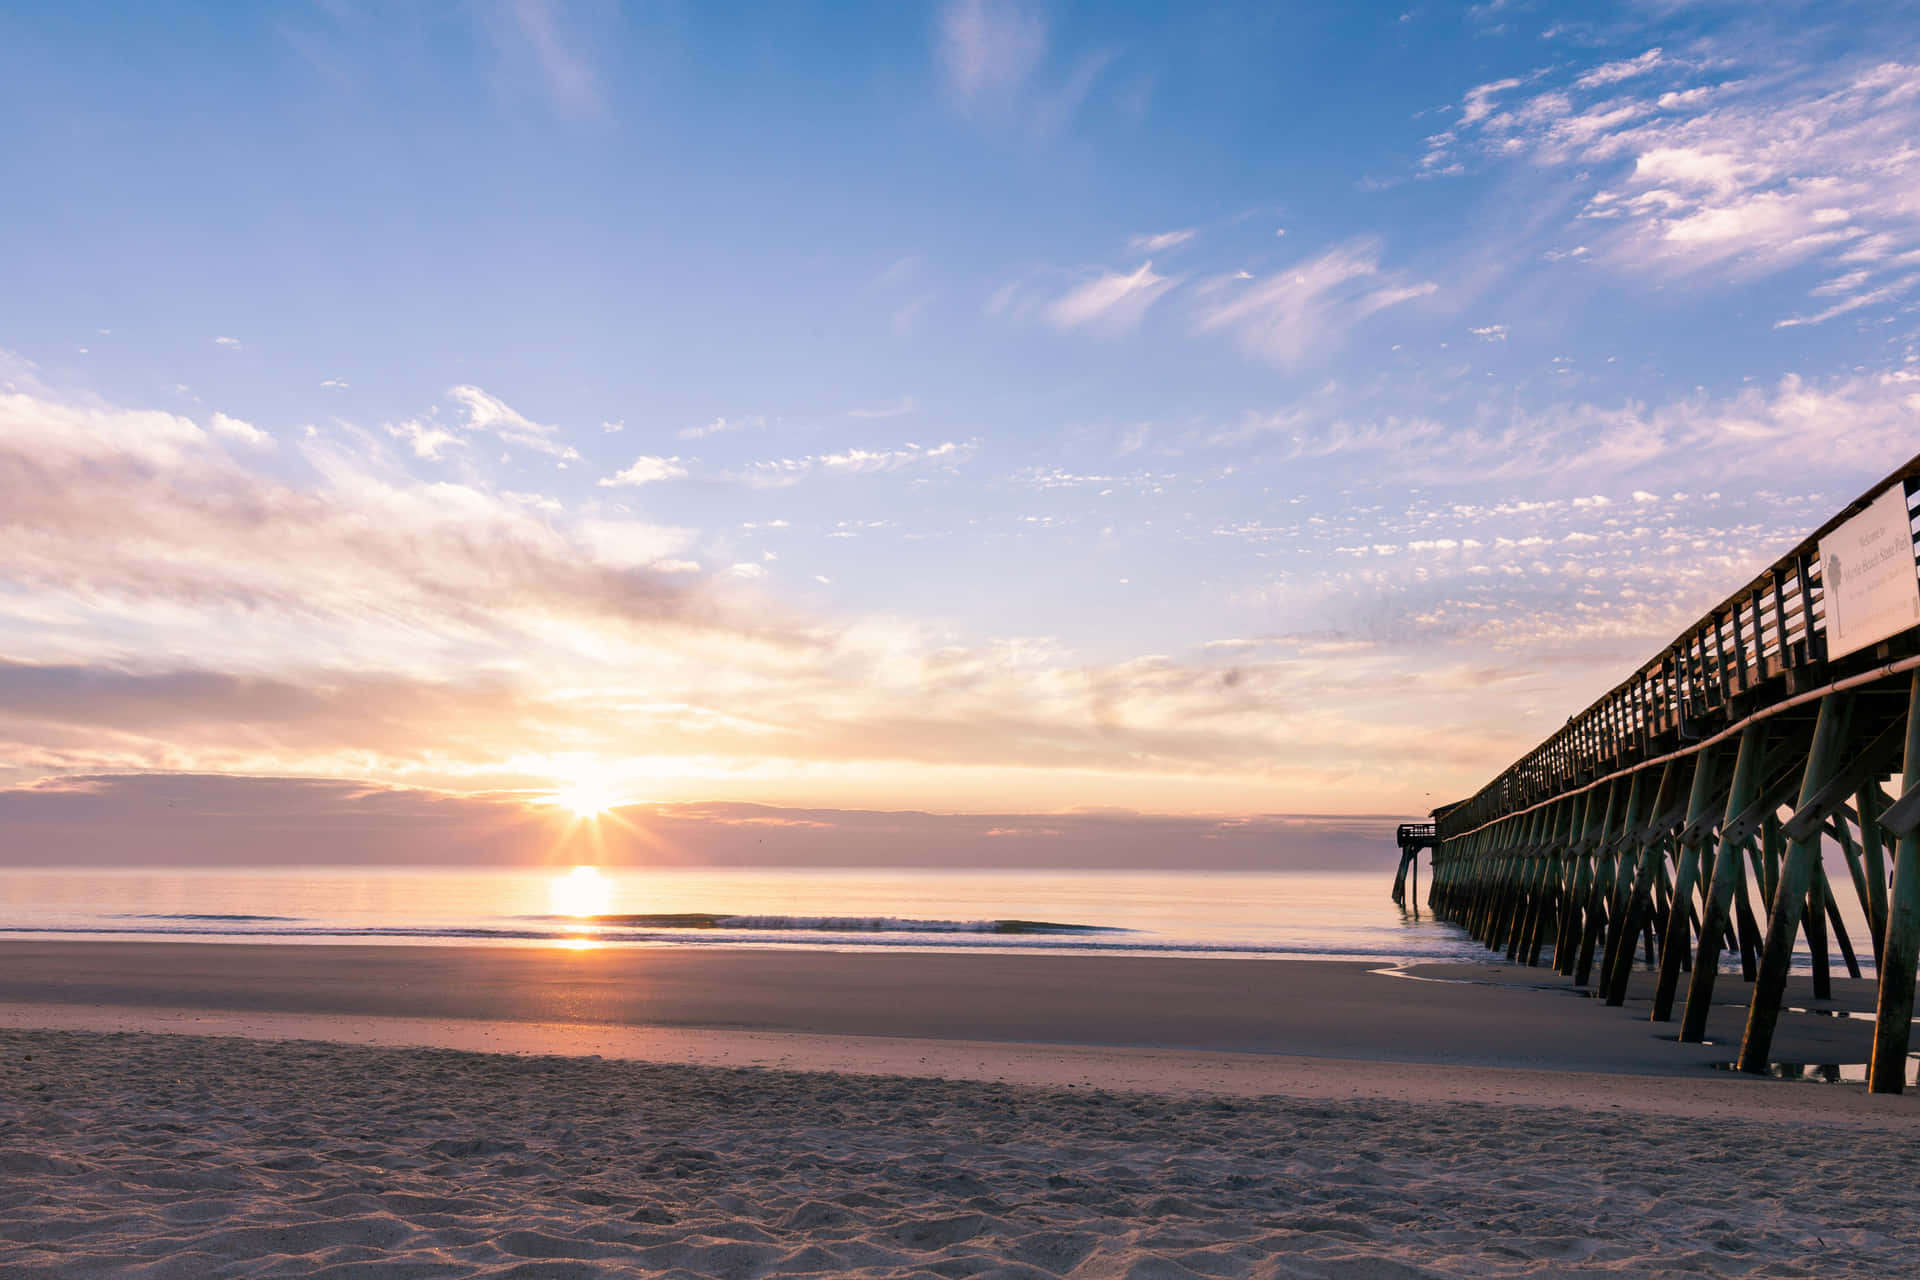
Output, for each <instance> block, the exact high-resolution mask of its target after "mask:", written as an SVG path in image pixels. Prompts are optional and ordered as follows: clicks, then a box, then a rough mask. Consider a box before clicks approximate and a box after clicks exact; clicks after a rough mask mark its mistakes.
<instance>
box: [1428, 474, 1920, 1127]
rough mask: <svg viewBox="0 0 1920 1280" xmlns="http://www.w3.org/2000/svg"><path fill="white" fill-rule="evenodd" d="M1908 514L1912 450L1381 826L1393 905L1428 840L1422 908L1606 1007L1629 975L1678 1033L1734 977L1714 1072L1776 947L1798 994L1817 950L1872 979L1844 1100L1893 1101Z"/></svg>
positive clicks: (1750, 1027) (1906, 708)
mask: <svg viewBox="0 0 1920 1280" xmlns="http://www.w3.org/2000/svg"><path fill="white" fill-rule="evenodd" d="M1917 505H1920V457H1916V458H1915V459H1914V460H1913V461H1911V462H1909V463H1907V465H1906V466H1904V467H1901V468H1900V469H1899V470H1898V471H1896V472H1894V473H1893V474H1892V475H1890V476H1888V477H1887V478H1886V479H1884V480H1882V481H1881V482H1880V483H1879V484H1876V485H1875V486H1874V487H1873V488H1872V489H1870V490H1869V491H1868V492H1867V493H1865V494H1863V495H1862V496H1861V497H1860V498H1859V499H1857V500H1856V501H1854V502H1853V503H1851V504H1849V505H1848V506H1847V507H1846V508H1845V509H1844V510H1842V511H1841V512H1839V513H1838V514H1837V515H1835V516H1834V517H1833V518H1832V519H1831V520H1829V521H1828V522H1827V523H1826V524H1824V525H1822V526H1821V527H1820V528H1819V529H1818V530H1816V531H1815V532H1814V533H1813V534H1812V535H1811V536H1809V537H1808V538H1807V539H1806V540H1805V541H1803V542H1801V543H1800V545H1798V546H1796V547H1794V548H1793V549H1792V550H1791V551H1789V552H1788V553H1787V554H1786V555H1784V556H1782V557H1781V558H1780V559H1778V560H1776V561H1775V562H1774V563H1773V564H1772V565H1771V566H1769V567H1768V568H1767V569H1766V570H1765V571H1764V572H1763V573H1761V574H1760V575H1759V576H1758V577H1756V578H1754V579H1753V580H1752V581H1751V582H1749V583H1747V584H1746V585H1745V586H1743V587H1741V588H1740V589H1739V590H1738V591H1735V592H1734V593H1733V594H1732V595H1730V596H1728V597H1727V598H1726V599H1725V600H1723V601H1721V602H1720V604H1718V605H1717V606H1715V607H1714V608H1713V609H1711V610H1709V611H1708V612H1707V613H1706V615H1705V616H1704V617H1702V618H1701V619H1700V620H1699V621H1698V622H1696V623H1695V624H1694V625H1693V626H1691V627H1689V628H1688V629H1687V630H1686V631H1685V632H1683V633H1682V634H1681V635H1680V636H1679V637H1678V638H1676V639H1675V640H1674V641H1673V643H1672V644H1670V645H1668V646H1667V647H1666V648H1665V649H1663V650H1662V651H1661V652H1660V653H1659V654H1657V655H1655V656H1654V657H1653V658H1652V659H1651V660H1649V661H1648V662H1646V663H1644V664H1643V665H1642V666H1640V667H1639V668H1638V669H1636V670H1635V671H1633V672H1632V673H1631V674H1630V675H1628V676H1627V678H1626V679H1625V680H1623V681H1621V682H1620V683H1619V684H1618V685H1616V686H1615V687H1614V688H1613V689H1611V690H1609V691H1608V692H1607V693H1606V694H1605V695H1604V696H1603V697H1601V698H1600V699H1599V700H1598V701H1596V702H1595V703H1594V704H1593V705H1592V706H1589V707H1588V708H1586V709H1585V710H1584V711H1582V712H1580V713H1579V714H1578V715H1576V716H1574V717H1573V718H1572V719H1570V720H1569V721H1568V722H1567V724H1566V726H1565V727H1564V728H1563V729H1561V730H1560V731H1559V732H1557V733H1555V734H1554V735H1553V736H1552V737H1551V738H1549V739H1547V740H1546V741H1545V742H1543V743H1541V744H1540V745H1539V746H1537V747H1535V748H1534V749H1533V750H1532V751H1530V752H1528V753H1527V754H1526V756H1524V757H1523V758H1522V759H1520V760H1518V761H1516V762H1515V763H1514V764H1513V765H1512V766H1511V767H1509V768H1508V769H1507V770H1506V771H1505V772H1503V773H1502V774H1500V776H1499V777H1497V778H1495V779H1493V781H1491V782H1489V783H1488V784H1487V785H1486V786H1484V787H1482V788H1481V789H1480V791H1479V792H1478V793H1476V794H1475V795H1473V796H1471V797H1470V798H1468V799H1466V800H1463V801H1461V802H1459V803H1457V804H1452V805H1448V806H1445V807H1443V808H1440V809H1436V810H1434V812H1433V815H1432V816H1433V821H1432V823H1431V824H1412V823H1410V824H1407V825H1405V826H1402V827H1401V828H1400V832H1399V841H1400V847H1401V859H1400V870H1399V873H1398V875H1396V877H1395V879H1394V890H1393V892H1394V900H1395V901H1396V902H1404V901H1405V899H1406V897H1407V892H1408V886H1407V880H1408V875H1409V872H1411V873H1412V874H1413V875H1414V877H1415V887H1414V893H1415V894H1416V895H1417V892H1418V889H1417V876H1418V859H1419V853H1420V850H1421V849H1423V848H1424V849H1431V850H1432V879H1431V881H1430V888H1429V894H1428V898H1427V902H1428V905H1429V906H1430V907H1431V908H1432V910H1433V912H1434V913H1435V915H1436V916H1437V917H1439V918H1441V919H1444V920H1449V921H1452V922H1454V923H1456V924H1458V925H1460V926H1461V927H1463V928H1465V929H1466V930H1467V931H1468V932H1469V933H1471V934H1472V936H1473V937H1474V938H1476V939H1478V940H1479V941H1481V942H1484V943H1485V944H1486V945H1487V946H1488V947H1489V948H1490V949H1492V950H1495V951H1498V952H1503V953H1504V954H1505V955H1506V957H1507V958H1508V959H1509V960H1513V961H1516V962H1519V963H1522V964H1528V965H1541V964H1549V965H1552V966H1553V967H1554V968H1555V969H1557V970H1558V971H1559V972H1560V973H1562V974H1566V975H1568V976H1569V977H1571V979H1572V980H1573V981H1574V983H1575V984H1577V985H1580V986H1584V987H1587V988H1589V989H1590V990H1592V991H1593V993H1594V994H1596V995H1599V996H1602V997H1604V999H1605V1000H1606V1002H1607V1003H1608V1004H1610V1005H1615V1006H1618V1005H1621V1004H1623V1003H1624V1002H1625V1000H1626V998H1627V989H1628V981H1629V978H1630V977H1631V976H1632V974H1633V973H1634V971H1635V967H1636V961H1637V960H1639V961H1640V962H1641V963H1644V964H1645V965H1646V966H1648V970H1649V971H1650V973H1651V974H1653V975H1655V976H1654V977H1653V980H1652V1017H1653V1019H1654V1020H1655V1021H1656V1022H1669V1021H1672V1020H1674V1018H1675V1016H1676V1012H1677V1013H1678V1020H1679V1023H1680V1026H1679V1039H1680V1040H1681V1041H1683V1042H1694V1043H1698V1042H1699V1041H1701V1040H1702V1039H1703V1037H1704V1033H1705V1028H1706V1021H1707V1014H1708V1010H1709V1008H1710V1007H1711V1005H1712V1002H1713V999H1714V992H1715V988H1716V986H1718V985H1719V984H1721V983H1723V982H1731V981H1736V980H1740V981H1744V982H1746V983H1747V984H1749V985H1750V987H1751V991H1750V993H1749V999H1748V1009H1747V1017H1746V1028H1745V1032H1744V1035H1743V1036H1742V1038H1741V1043H1740V1049H1739V1057H1738V1062H1737V1065H1738V1067H1739V1069H1740V1070H1742V1071H1747V1072H1752V1073H1756V1074H1762V1073H1765V1072H1766V1071H1767V1070H1768V1064H1769V1061H1770V1050H1771V1048H1772V1044H1773V1037H1774V1029H1775V1026H1776V1023H1777V1022H1778V1019H1779V1016H1780V1010H1781V1006H1782V1001H1783V997H1784V995H1785V992H1786V988H1787V981H1788V975H1789V972H1790V970H1791V969H1792V968H1793V963H1794V958H1795V954H1796V952H1797V950H1798V946H1799V943H1800V942H1801V941H1802V940H1804V942H1805V944H1806V948H1807V950H1806V953H1805V955H1806V956H1807V958H1808V959H1809V960H1810V964H1811V980H1812V985H1813V994H1814V997H1815V999H1816V1000H1822V999H1826V998H1829V997H1830V996H1831V994H1832V976H1831V975H1832V972H1833V967H1834V963H1835V957H1834V951H1835V950H1836V949H1837V950H1838V952H1839V961H1840V963H1842V964H1844V965H1845V967H1846V970H1847V973H1848V974H1849V975H1850V976H1852V977H1854V978H1860V977H1862V976H1863V973H1864V972H1867V971H1870V972H1871V973H1872V975H1873V978H1874V983H1873V991H1874V1003H1873V1009H1872V1016H1873V1019H1874V1034H1873V1047H1872V1054H1871V1059H1870V1062H1869V1064H1868V1068H1867V1073H1868V1075H1867V1078H1868V1087H1869V1088H1870V1089H1871V1090H1872V1091H1874V1092H1876V1093H1898V1092H1900V1091H1901V1089H1902V1088H1903V1087H1904V1085H1905V1084H1906V1075H1907V1071H1908V1051H1909V1041H1910V1039H1911V1034H1912V1029H1913V1002H1914V970H1915V963H1916V955H1917V954H1920V571H1917V570H1916V559H1915V552H1914V536H1913V530H1914V523H1915V520H1914V516H1915V507H1916V506H1917ZM1843 866H1844V868H1845V871H1844V876H1845V879H1844V881H1841V882H1840V883H1839V885H1838V887H1837V888H1836V885H1835V881H1838V880H1840V877H1841V874H1842V873H1841V872H1840V870H1839V868H1841V867H1843ZM1830 867H1831V868H1832V869H1833V870H1832V871H1831V873H1830V872H1829V868H1830ZM1849 889H1851V891H1852V893H1853V894H1854V895H1855V898H1856V900H1857V902H1858V904H1859V908H1860V911H1859V917H1858V918H1861V919H1864V920H1865V921H1866V923H1867V934H1868V936H1866V937H1864V938H1860V939H1855V938H1853V937H1852V936H1851V935H1850V933H1849V931H1848V929H1847V927H1846V923H1845V919H1844V917H1843V913H1842V912H1841V910H1840V907H1839V898H1838V895H1839V894H1843V893H1845V892H1847V891H1848V890H1849ZM1735 955H1737V956H1738V957H1739V969H1740V972H1739V974H1738V977H1737V978H1736V976H1735V975H1734V974H1733V973H1731V972H1729V973H1727V974H1725V975H1723V974H1721V972H1720V968H1721V962H1722V958H1723V956H1724V957H1725V958H1726V959H1727V960H1728V961H1729V962H1730V961H1731V959H1732V957H1734V956H1735ZM1724 998H1725V992H1724V991H1723V992H1722V999H1723V1000H1724Z"/></svg>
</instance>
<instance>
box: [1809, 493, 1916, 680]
mask: <svg viewBox="0 0 1920 1280" xmlns="http://www.w3.org/2000/svg"><path fill="white" fill-rule="evenodd" d="M1820 581H1821V586H1822V588H1823V591H1824V596H1825V603H1826V615H1827V616H1826V631H1827V657H1829V658H1838V657H1840V656H1841V655H1843V654H1848V653H1852V652H1853V651H1854V650H1856V649H1864V648H1866V647H1867V646H1868V645H1870V644H1874V643H1876V642H1878V641H1881V640H1885V639H1886V638H1887V637H1888V636H1893V635H1898V634H1900V633H1901V632H1902V631H1905V630H1906V629H1907V628H1908V627H1913V626H1920V576H1916V574H1915V571H1914V559H1913V528H1912V526H1911V525H1910V524H1909V523H1908V518H1907V492H1906V486H1905V485H1904V484H1896V485H1894V486H1893V487H1891V488H1889V489H1888V490H1887V491H1886V492H1885V493H1883V494H1881V495H1880V496H1879V497H1877V498H1875V499H1874V500H1873V503H1872V504H1871V505H1870V506H1868V508H1867V509H1866V510H1865V511H1862V512H1861V513H1860V514H1859V515H1857V516H1855V517H1854V518H1853V519H1851V520H1849V521H1847V522H1846V523H1845V524H1843V525H1841V526H1840V527H1839V528H1838V529H1835V530H1834V531H1833V532H1832V533H1830V534H1828V535H1827V536H1826V537H1824V538H1822V539H1820Z"/></svg>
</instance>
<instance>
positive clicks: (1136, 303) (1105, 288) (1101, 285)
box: [1046, 261, 1179, 334]
mask: <svg viewBox="0 0 1920 1280" xmlns="http://www.w3.org/2000/svg"><path fill="white" fill-rule="evenodd" d="M1178 283H1179V281H1178V280H1176V279H1171V278H1169V277H1167V276H1162V275H1156V274H1154V270H1153V263H1152V262H1150V261H1149V262H1143V263H1141V264H1140V266H1139V268H1138V269H1137V270H1135V271H1132V272H1128V273H1125V274H1123V273H1121V272H1117V271H1105V272H1102V273H1101V274H1099V275H1098V276H1095V277H1094V278H1093V279H1091V280H1088V281H1086V282H1085V283H1084V284H1081V285H1077V286H1075V287H1074V288H1072V289H1070V290H1068V291H1067V292H1066V293H1065V294H1063V295H1061V296H1060V297H1059V298H1056V299H1055V300H1054V301H1053V302H1052V303H1051V304H1050V305H1049V306H1048V307H1047V310H1046V316H1047V319H1048V320H1049V321H1050V322H1051V323H1052V324H1053V326H1054V327H1055V328H1057V329H1091V330H1094V331H1096V332H1101V333H1109V334H1114V333H1124V332H1126V331H1127V330H1129V329H1132V328H1134V327H1136V326H1137V325H1139V323H1140V321H1141V319H1142V318H1143V317H1144V316H1145V315H1146V314H1147V310H1148V309H1149V308H1150V307H1152V306H1153V304H1154V303H1155V302H1156V301H1158V300H1159V299H1160V297H1161V295H1163V294H1165V293H1166V292H1167V290H1169V289H1171V288H1173V287H1174V286H1175V285H1177V284H1178Z"/></svg>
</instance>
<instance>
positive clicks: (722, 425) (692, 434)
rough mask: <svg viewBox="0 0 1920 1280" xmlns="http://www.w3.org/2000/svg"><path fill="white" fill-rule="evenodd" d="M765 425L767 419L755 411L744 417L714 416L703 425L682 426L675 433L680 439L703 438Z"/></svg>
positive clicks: (757, 428)
mask: <svg viewBox="0 0 1920 1280" xmlns="http://www.w3.org/2000/svg"><path fill="white" fill-rule="evenodd" d="M766 425H767V420H766V419H765V418H763V417H761V416H760V415H759V414H757V413H756V414H750V415H748V416H747V417H744V418H715V419H714V420H713V421H712V422H709V423H707V424H706V425H705V426H703V427H682V428H681V429H680V430H679V432H678V433H677V434H678V435H679V437H680V438H681V439H682V440H705V439H707V438H708V437H709V436H719V435H727V434H729V433H731V432H735V431H757V430H759V429H760V428H761V427H764V426H766Z"/></svg>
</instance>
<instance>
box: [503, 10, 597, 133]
mask: <svg viewBox="0 0 1920 1280" xmlns="http://www.w3.org/2000/svg"><path fill="white" fill-rule="evenodd" d="M482 11H483V12H484V13H486V14H487V15H488V21H487V24H486V25H487V29H488V30H489V31H490V33H491V34H492V36H493V39H494V42H495V44H496V46H497V47H498V49H499V51H500V55H501V60H502V62H503V64H505V67H506V69H507V70H508V72H509V73H510V74H512V75H515V76H519V77H521V78H523V79H524V80H526V81H527V82H529V83H532V84H534V85H536V86H538V89H539V92H540V94H541V96H542V97H544V98H545V99H546V100H547V102H549V103H550V104H551V105H552V107H553V109H554V110H555V111H557V112H559V113H560V114H562V115H567V116H575V117H580V116H591V115H597V114H599V113H600V112H601V111H602V110H603V108H604V104H603V102H602V99H601V93H600V83H599V76H598V74H597V73H596V72H595V70H594V66H593V63H592V61H591V59H590V58H589V57H588V55H587V53H586V51H585V46H586V44H587V39H586V37H585V36H584V35H583V33H581V32H579V31H578V30H576V29H574V27H573V22H572V19H573V18H574V17H575V15H574V14H573V13H571V12H570V11H569V10H568V9H567V7H566V6H565V5H563V4H560V3H557V0H492V3H490V4H487V5H485V6H483V10H482Z"/></svg>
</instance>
